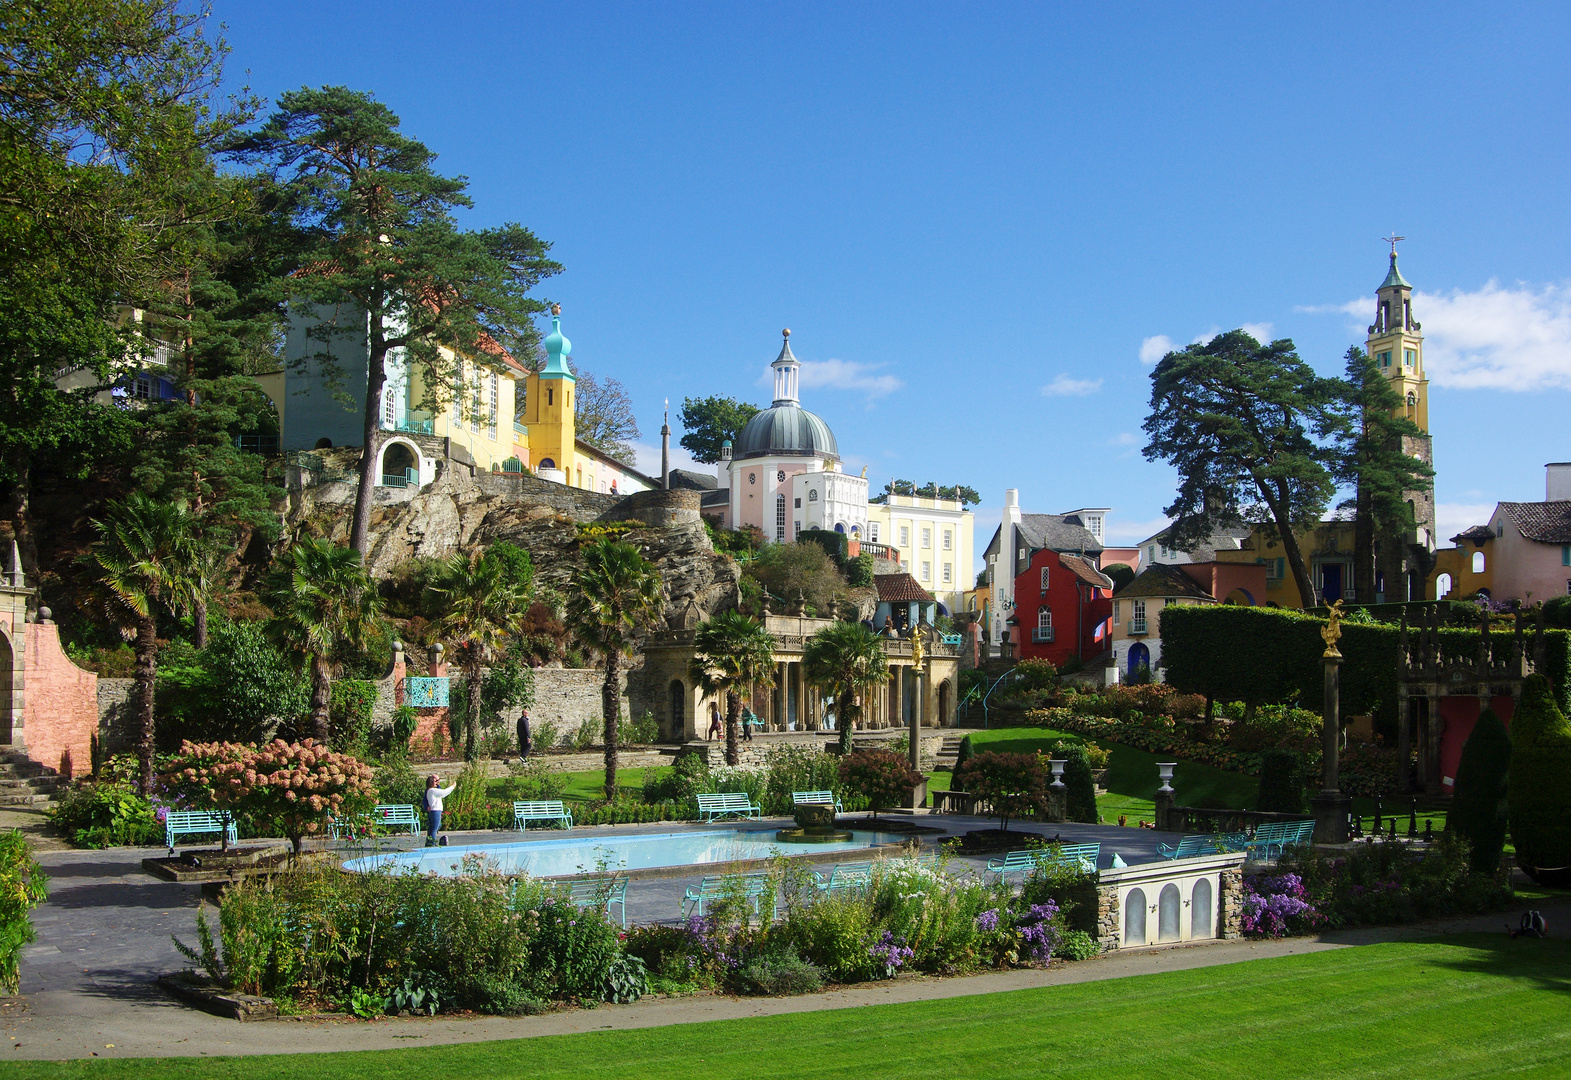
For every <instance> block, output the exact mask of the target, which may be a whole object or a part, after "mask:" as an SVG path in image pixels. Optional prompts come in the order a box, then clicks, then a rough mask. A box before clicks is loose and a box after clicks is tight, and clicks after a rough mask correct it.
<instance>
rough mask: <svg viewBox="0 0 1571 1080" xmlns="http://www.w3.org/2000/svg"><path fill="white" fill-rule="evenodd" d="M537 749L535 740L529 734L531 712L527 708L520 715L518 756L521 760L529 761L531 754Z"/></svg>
mask: <svg viewBox="0 0 1571 1080" xmlns="http://www.w3.org/2000/svg"><path fill="white" fill-rule="evenodd" d="M534 748H535V741H534V738H533V737H532V736H531V735H530V734H529V710H528V709H527V708H526V709H524V711H523V712H521V713H519V714H518V756H519V758H520V759H521V760H528V758H529V754H530V752H531V751H533V750H534Z"/></svg>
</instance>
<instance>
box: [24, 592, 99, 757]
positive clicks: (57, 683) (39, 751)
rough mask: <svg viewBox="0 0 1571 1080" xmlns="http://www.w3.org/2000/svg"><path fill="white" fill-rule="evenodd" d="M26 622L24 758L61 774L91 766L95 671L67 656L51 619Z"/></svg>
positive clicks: (95, 718) (95, 712)
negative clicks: (77, 663)
mask: <svg viewBox="0 0 1571 1080" xmlns="http://www.w3.org/2000/svg"><path fill="white" fill-rule="evenodd" d="M25 625H26V628H27V652H26V668H25V674H24V680H25V681H24V683H23V687H22V690H23V694H24V696H23V699H22V701H23V705H22V740H21V741H22V744H23V747H24V748H25V750H26V753H27V756H28V759H29V760H31V761H36V762H38V763H39V764H40V765H42V766H44V767H45V768H48V769H53V770H55V771H56V772H58V773H59V774H60V775H61V776H65V777H70V776H80V775H82V774H84V773H88V772H91V771H92V768H93V739H94V737H95V736H96V735H97V734H98V685H97V684H98V676H97V675H95V674H94V673H93V672H91V671H83V670H82V669H81V668H79V667H77V666H76V665H75V664H73V663H72V662H71V658H70V657H69V656H67V655H66V654H65V650H63V649H62V648H60V628H59V627H58V626H56V625H55V624H54V623H52V622H33V623H27V624H25Z"/></svg>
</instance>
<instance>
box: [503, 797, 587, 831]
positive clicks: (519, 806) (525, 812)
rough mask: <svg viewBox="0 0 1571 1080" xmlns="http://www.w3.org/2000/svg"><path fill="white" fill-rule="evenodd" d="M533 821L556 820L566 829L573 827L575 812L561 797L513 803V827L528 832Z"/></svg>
mask: <svg viewBox="0 0 1571 1080" xmlns="http://www.w3.org/2000/svg"><path fill="white" fill-rule="evenodd" d="M531 821H554V822H556V823H557V824H559V825H561V826H562V828H564V829H571V828H572V827H573V812H572V811H571V810H569V809H568V808H567V807H565V806H563V805H562V800H561V799H535V800H522V801H518V802H515V803H513V828H515V829H517V830H518V831H519V832H528V831H529V823H530V822H531Z"/></svg>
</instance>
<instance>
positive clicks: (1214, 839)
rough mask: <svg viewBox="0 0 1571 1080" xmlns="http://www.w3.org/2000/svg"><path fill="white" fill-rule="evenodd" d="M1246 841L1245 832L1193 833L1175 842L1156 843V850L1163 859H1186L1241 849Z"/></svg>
mask: <svg viewBox="0 0 1571 1080" xmlns="http://www.w3.org/2000/svg"><path fill="white" fill-rule="evenodd" d="M1248 843H1249V836H1248V835H1247V834H1246V833H1195V834H1193V835H1190V836H1185V837H1184V838H1183V839H1181V840H1179V841H1178V843H1177V844H1158V845H1157V850H1158V851H1159V852H1161V853H1162V857H1163V858H1164V859H1188V858H1192V857H1194V856H1196V855H1216V854H1219V853H1221V852H1227V851H1243V850H1244V848H1245V847H1246V846H1247V845H1248Z"/></svg>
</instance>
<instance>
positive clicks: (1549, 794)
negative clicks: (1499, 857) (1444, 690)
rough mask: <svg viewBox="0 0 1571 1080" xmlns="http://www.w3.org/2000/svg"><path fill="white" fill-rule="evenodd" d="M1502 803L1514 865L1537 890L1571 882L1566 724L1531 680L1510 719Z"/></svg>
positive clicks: (1542, 686) (1569, 732)
mask: <svg viewBox="0 0 1571 1080" xmlns="http://www.w3.org/2000/svg"><path fill="white" fill-rule="evenodd" d="M1509 776H1510V780H1509V794H1508V796H1507V804H1508V807H1509V811H1510V821H1511V842H1512V844H1514V845H1515V847H1516V861H1517V865H1519V866H1521V867H1522V869H1524V870H1526V871H1527V872H1528V875H1529V876H1531V877H1532V878H1533V880H1534V881H1536V882H1538V883H1539V884H1540V885H1549V886H1551V887H1554V888H1562V887H1564V886H1565V885H1567V884H1568V883H1571V722H1567V720H1566V717H1565V714H1564V713H1562V712H1561V711H1560V710H1559V709H1558V708H1556V706H1555V702H1554V700H1553V698H1552V697H1551V695H1550V693H1549V687H1548V685H1547V684H1546V683H1545V682H1544V680H1543V679H1541V678H1539V677H1538V676H1536V675H1535V676H1531V677H1529V678H1528V680H1527V684H1526V685H1525V686H1523V687H1522V697H1521V699H1520V700H1519V701H1518V702H1517V706H1516V711H1515V712H1514V713H1513V714H1512V717H1511V765H1510V772H1509Z"/></svg>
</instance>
